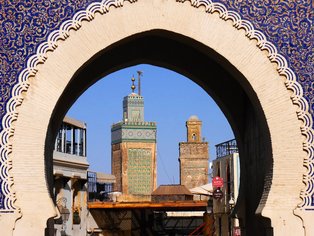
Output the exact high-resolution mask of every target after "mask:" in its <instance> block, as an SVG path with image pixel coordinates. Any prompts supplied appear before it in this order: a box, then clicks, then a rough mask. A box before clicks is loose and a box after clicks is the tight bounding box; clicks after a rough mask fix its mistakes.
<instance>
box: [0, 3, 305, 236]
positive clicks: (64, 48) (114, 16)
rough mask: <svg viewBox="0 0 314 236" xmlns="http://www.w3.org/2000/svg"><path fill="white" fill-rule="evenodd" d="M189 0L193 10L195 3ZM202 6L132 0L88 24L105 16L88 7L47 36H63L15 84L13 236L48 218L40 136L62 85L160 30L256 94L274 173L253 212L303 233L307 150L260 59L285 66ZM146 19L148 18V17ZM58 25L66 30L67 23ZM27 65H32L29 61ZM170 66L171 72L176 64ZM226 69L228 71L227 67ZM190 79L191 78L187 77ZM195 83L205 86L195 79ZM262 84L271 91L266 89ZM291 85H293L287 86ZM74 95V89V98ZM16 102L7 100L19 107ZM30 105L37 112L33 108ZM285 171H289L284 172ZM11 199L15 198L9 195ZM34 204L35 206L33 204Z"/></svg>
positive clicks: (288, 104)
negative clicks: (107, 52) (192, 46)
mask: <svg viewBox="0 0 314 236" xmlns="http://www.w3.org/2000/svg"><path fill="white" fill-rule="evenodd" d="M131 2H132V1H131ZM192 2H193V3H195V4H196V6H198V5H197V4H198V1H192ZM122 3H123V1H118V2H117V3H112V5H113V6H118V5H119V4H122ZM200 5H201V4H200ZM203 5H204V6H201V7H200V8H197V9H194V8H192V7H191V6H190V3H184V4H179V3H177V2H175V1H152V2H144V1H139V2H136V3H134V4H128V3H126V4H125V6H124V7H123V8H119V9H111V11H110V14H108V15H102V16H101V15H100V14H98V15H97V14H96V16H95V19H93V20H92V17H91V16H93V15H94V12H95V9H96V8H97V7H99V9H103V10H105V11H109V6H108V5H104V7H103V8H101V6H97V4H95V5H94V6H92V7H91V8H89V11H87V14H86V15H85V16H82V18H83V17H87V19H88V17H90V18H89V20H90V21H89V22H87V21H83V22H79V21H76V22H72V23H73V26H72V25H71V27H73V28H74V29H75V26H74V25H75V23H76V24H78V25H80V24H82V27H81V28H80V29H79V30H77V31H60V32H57V33H56V34H55V35H53V36H51V38H50V39H54V36H55V39H57V38H58V37H60V38H67V36H68V35H70V37H69V38H67V39H66V40H65V41H64V42H60V43H58V48H57V49H56V50H55V51H53V52H52V53H50V52H49V53H47V55H44V54H42V55H41V54H40V53H39V55H38V56H39V57H38V58H39V60H41V59H42V60H43V58H40V56H44V57H45V56H47V61H45V63H44V64H43V65H39V66H38V72H36V74H35V76H34V77H33V78H29V77H28V81H21V83H20V84H19V86H20V87H18V86H17V90H18V89H20V88H21V87H22V88H21V90H24V89H25V88H23V86H25V87H26V88H27V87H28V86H29V88H28V89H27V92H26V93H25V94H22V93H21V92H20V93H19V91H17V94H18V95H19V96H18V98H19V99H20V98H21V99H24V100H23V103H22V105H21V106H20V107H19V108H18V111H17V110H16V111H15V110H14V109H13V110H14V111H15V114H16V115H17V114H18V116H17V119H16V121H15V123H14V134H13V137H12V153H11V154H9V155H10V159H12V160H13V168H12V171H11V173H12V175H13V177H14V185H13V189H14V190H15V191H16V204H15V205H16V206H18V207H20V209H21V213H22V217H21V219H20V220H18V221H17V223H16V229H15V231H14V233H15V234H17V235H18V234H19V233H20V232H25V230H26V232H29V233H30V234H31V233H33V234H34V235H36V234H38V233H39V234H40V233H42V232H43V229H44V228H45V223H46V219H47V218H49V217H51V216H53V214H54V209H53V204H52V201H51V199H50V198H49V191H48V187H47V182H46V179H45V176H44V174H45V160H44V158H43V157H44V156H45V144H46V143H45V140H46V136H47V134H50V130H48V127H49V128H50V126H49V124H51V123H50V120H51V119H52V118H53V117H54V115H55V114H54V109H55V107H56V104H57V103H58V101H59V98H60V97H61V96H62V94H63V93H64V91H65V90H66V89H67V88H69V87H68V85H69V84H70V83H71V80H72V78H74V77H75V75H76V72H77V70H78V69H79V68H82V67H83V66H84V65H85V64H86V62H88V61H89V60H90V59H91V58H93V57H95V55H97V53H99V52H101V51H102V50H104V49H111V47H112V46H113V45H114V44H115V43H117V42H120V41H121V40H123V39H126V38H128V37H131V36H134V35H137V34H141V33H143V32H149V31H152V30H160V29H161V30H163V31H169V32H173V33H175V34H178V35H183V36H184V37H186V38H190V39H194V40H195V41H197V42H198V43H199V45H202V46H203V47H204V48H209V49H210V50H212V51H213V52H215V53H217V54H219V55H220V56H221V58H219V57H217V58H214V60H216V61H219V59H223V60H222V61H220V63H221V64H224V63H227V64H228V63H229V64H230V65H232V66H233V67H234V68H236V69H237V71H239V72H240V73H241V74H242V75H243V77H244V78H245V79H246V80H247V85H245V82H243V84H242V86H243V87H245V86H250V87H251V88H252V91H251V93H252V94H251V96H252V97H254V95H255V94H256V95H255V97H256V98H257V100H258V103H260V106H261V109H262V113H263V115H264V116H265V118H266V119H265V120H266V121H267V127H268V129H269V133H270V140H268V141H271V147H272V160H273V172H272V173H271V174H272V176H270V181H272V182H271V183H267V184H266V185H265V187H267V188H270V191H269V192H268V191H266V192H265V193H266V194H264V198H263V199H262V201H261V202H260V207H259V208H258V210H257V212H258V213H261V214H262V215H263V216H266V217H269V218H270V219H271V221H272V226H273V227H274V232H275V234H276V235H281V234H282V235H284V234H285V232H295V235H300V234H303V229H302V222H301V220H300V219H298V218H297V217H296V216H295V215H293V210H294V209H295V208H296V207H297V205H298V204H299V194H300V190H301V189H302V187H303V185H302V174H303V172H304V169H303V167H302V166H303V163H302V162H303V159H306V153H305V152H304V151H303V147H302V142H303V137H302V133H301V131H300V123H299V120H298V117H297V113H296V111H297V107H295V106H294V105H293V104H292V101H291V100H290V96H292V97H293V98H298V97H297V96H296V95H295V94H294V95H293V94H292V93H291V92H290V91H288V90H287V88H286V86H285V84H284V82H285V81H286V78H284V77H282V76H280V74H279V73H278V71H277V70H276V64H272V63H271V61H270V60H269V59H268V58H267V51H268V53H269V55H268V56H269V57H270V58H271V59H272V60H273V61H276V62H278V63H279V70H280V71H279V72H280V73H283V74H284V73H285V72H286V74H287V73H288V72H290V71H289V70H288V68H287V67H285V66H286V65H285V64H284V63H283V65H281V64H280V62H281V59H282V58H281V57H280V56H278V55H277V54H276V53H273V52H272V51H271V49H272V47H271V46H272V45H270V44H267V41H266V42H264V41H263V39H264V38H263V37H262V36H261V35H260V33H259V32H258V33H256V34H255V33H254V31H248V30H250V29H251V28H250V27H251V26H250V25H249V26H247V25H246V24H243V22H236V20H237V16H234V15H232V14H230V15H229V16H228V15H226V16H225V19H228V17H229V18H230V19H231V21H225V20H222V19H221V18H220V17H219V16H221V14H224V13H225V12H224V9H222V10H221V9H220V8H219V7H217V8H216V9H214V10H215V13H213V14H204V9H203V7H205V8H206V10H207V11H212V10H213V8H214V5H211V4H209V3H208V4H205V3H204V4H203ZM91 9H94V11H92V10H91ZM91 13H92V14H91ZM225 14H226V13H225ZM134 15H136V17H134ZM147 15H149V16H150V18H149V19H147V17H146V16H147ZM178 19H180V21H179V20H178ZM200 22H201V24H200ZM232 22H233V23H235V24H236V23H238V24H239V25H238V28H243V29H244V31H245V32H244V31H243V30H239V29H237V28H235V27H234V26H233V25H232V24H231V23H232ZM68 23H69V22H68ZM245 23H247V22H245ZM241 24H242V25H241ZM63 27H67V26H66V24H64V25H63ZM71 27H68V29H70V28H71ZM159 32H161V31H159ZM245 33H247V34H248V35H249V37H250V38H256V39H257V41H258V43H259V46H260V47H262V48H264V49H266V50H267V51H261V50H260V49H259V48H258V47H257V46H256V42H255V41H254V40H250V38H248V37H246V35H245ZM54 43H55V41H53V40H51V41H50V42H48V43H47V44H46V45H44V46H47V47H51V48H53V45H54ZM187 45H189V42H187ZM196 47H198V46H196ZM199 47H200V48H202V47H201V46H199ZM42 48H44V47H42ZM42 48H41V49H42ZM268 49H269V50H268ZM43 51H44V50H43ZM209 54H210V53H209ZM30 61H31V62H32V60H30ZM43 61H44V60H43ZM133 63H134V62H133ZM172 63H173V62H172ZM173 64H174V63H173ZM116 66H119V65H116ZM120 66H121V65H120ZM172 66H174V67H175V65H172ZM179 68H181V69H182V68H183V66H181V67H178V68H175V69H177V70H179ZM113 69H115V68H113ZM229 71H231V69H230V68H229ZM34 72H35V71H34ZM108 72H109V70H108ZM183 73H184V72H183ZM185 73H187V72H185ZM190 77H193V74H192V75H190ZM194 77H195V80H196V81H197V78H196V77H197V76H196V75H194ZM95 79H97V78H95ZM73 81H75V79H74V80H73ZM197 82H199V83H206V82H205V81H201V80H199V81H197ZM269 84H271V85H272V86H271V87H270V86H269ZM203 87H205V86H204V85H203ZM291 87H293V88H294V87H297V86H295V83H293V82H292V83H291ZM72 88H73V87H72ZM244 89H245V88H244ZM294 90H295V89H294ZM246 91H249V90H248V89H247V90H246ZM294 92H295V91H294ZM78 94H79V91H78V92H77V94H76V95H78ZM297 95H298V94H297ZM19 99H16V100H13V101H14V102H17V103H20V102H21V101H20V100H19ZM299 99H300V98H299ZM301 101H302V100H301ZM11 104H12V103H11ZM14 105H15V104H13V106H14ZM222 105H223V104H222ZM34 107H36V108H38V109H36V110H34V109H33V108H34ZM300 107H302V105H300ZM61 113H62V112H60V111H59V114H58V115H59V116H60V115H61ZM16 115H15V116H16ZM58 115H57V116H58ZM227 115H228V114H227ZM304 117H306V114H304ZM307 125H311V122H309V124H307ZM11 126H12V130H13V125H11V124H10V126H9V127H11ZM11 132H13V131H11ZM11 135H12V134H11ZM48 139H49V135H48ZM46 148H47V147H46ZM6 155H8V154H6ZM295 157H298V158H295ZM29 167H32V168H33V170H34V171H33V172H32V173H31V174H30V173H26V172H25V168H29ZM287 173H289V174H288V175H287ZM263 177H266V176H263ZM34 178H36V180H37V185H36V186H34V187H36V189H34V187H32V188H29V186H31V183H33V180H34ZM286 181H288V182H289V185H288V186H285V185H284V183H285V182H286ZM28 184H29V185H28ZM34 190H36V191H37V192H34ZM11 199H14V196H12V197H11ZM34 199H39V200H40V201H39V202H40V204H42V205H40V206H39V207H38V206H37V209H34V207H33V205H32V204H30V203H34ZM258 200H259V199H258ZM287 200H288V201H287ZM36 202H37V203H38V200H36ZM47 206H49V207H47ZM44 207H45V208H46V209H47V211H46V212H42V210H41V209H43V208H44ZM274 209H276V212H275V211H274ZM34 225H36V226H34Z"/></svg>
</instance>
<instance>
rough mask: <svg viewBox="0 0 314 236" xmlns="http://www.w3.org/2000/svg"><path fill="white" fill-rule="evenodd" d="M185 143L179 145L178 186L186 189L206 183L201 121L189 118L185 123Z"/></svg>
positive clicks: (194, 117) (206, 144)
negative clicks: (183, 186)
mask: <svg viewBox="0 0 314 236" xmlns="http://www.w3.org/2000/svg"><path fill="white" fill-rule="evenodd" d="M186 127H187V142H180V143H179V162H180V184H181V185H185V186H186V187H187V188H188V189H191V188H195V187H197V186H201V185H205V184H207V183H208V161H209V155H208V143H207V142H203V141H202V135H201V130H202V121H200V120H199V119H198V117H197V116H191V117H190V118H189V120H188V121H187V122H186Z"/></svg>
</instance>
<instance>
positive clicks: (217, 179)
mask: <svg viewBox="0 0 314 236" xmlns="http://www.w3.org/2000/svg"><path fill="white" fill-rule="evenodd" d="M212 184H213V187H214V188H221V187H222V186H224V179H223V178H221V177H219V176H216V177H214V178H213V182H212Z"/></svg>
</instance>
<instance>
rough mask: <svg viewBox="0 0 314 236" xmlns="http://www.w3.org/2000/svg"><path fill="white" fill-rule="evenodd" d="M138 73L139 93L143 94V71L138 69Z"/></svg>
mask: <svg viewBox="0 0 314 236" xmlns="http://www.w3.org/2000/svg"><path fill="white" fill-rule="evenodd" d="M137 74H138V95H140V96H141V76H142V74H143V72H142V71H140V70H138V71H137Z"/></svg>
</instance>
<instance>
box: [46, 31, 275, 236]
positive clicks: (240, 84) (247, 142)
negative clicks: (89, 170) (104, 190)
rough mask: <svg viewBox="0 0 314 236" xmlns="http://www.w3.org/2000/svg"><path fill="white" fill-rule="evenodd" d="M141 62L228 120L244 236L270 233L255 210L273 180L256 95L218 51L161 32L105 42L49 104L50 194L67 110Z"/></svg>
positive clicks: (268, 144)
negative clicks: (183, 82) (196, 92)
mask: <svg viewBox="0 0 314 236" xmlns="http://www.w3.org/2000/svg"><path fill="white" fill-rule="evenodd" d="M142 63H146V64H151V65H156V66H160V67H165V68H167V69H170V70H173V71H176V72H178V73H180V74H182V75H184V76H186V77H188V78H190V79H191V80H192V81H194V82H195V83H197V84H198V85H199V86H201V87H202V88H203V89H204V90H205V91H206V92H207V93H208V94H209V95H210V96H211V97H212V98H213V99H214V100H215V102H216V103H217V104H218V106H219V107H220V109H221V110H222V111H223V113H224V114H225V116H226V118H227V120H228V121H229V123H230V125H231V127H232V129H233V132H234V134H235V137H236V140H237V144H238V148H239V153H240V166H241V183H240V195H239V200H238V203H237V206H236V211H237V212H238V216H239V217H240V220H241V221H240V224H241V226H242V228H244V229H245V232H243V233H244V234H243V235H256V236H259V235H272V230H271V224H270V220H269V219H267V218H264V217H262V216H260V215H258V214H256V213H255V212H256V209H257V208H258V206H259V204H261V206H263V204H264V203H265V201H264V200H266V198H267V194H268V192H269V189H266V188H265V186H266V185H265V181H271V180H272V165H273V159H272V148H271V140H270V133H269V129H268V126H267V122H266V118H265V115H264V113H263V110H262V107H261V105H260V103H259V100H258V97H257V95H256V93H255V92H254V91H253V89H252V87H251V85H250V84H249V82H248V81H247V80H246V78H245V77H244V76H243V75H242V74H241V72H239V71H238V70H237V69H236V68H235V67H234V66H233V65H231V63H230V62H228V61H227V60H226V59H225V58H223V57H222V56H221V55H219V54H218V53H217V52H215V51H214V50H212V49H211V48H208V47H207V46H205V45H203V44H200V43H199V42H196V41H195V40H193V39H191V38H188V37H185V36H183V35H179V34H175V33H172V32H168V31H164V30H153V31H148V32H144V33H140V34H136V35H133V36H131V37H128V38H125V39H123V40H121V41H119V42H117V43H115V44H113V45H110V46H109V47H107V48H105V49H104V50H102V51H100V52H98V53H97V54H96V55H94V56H93V57H92V58H90V60H88V61H87V62H86V63H85V64H84V65H83V66H82V67H81V68H79V69H78V70H77V72H76V74H75V75H74V76H73V77H72V79H71V81H70V83H69V84H68V86H67V87H66V89H65V90H64V92H63V94H62V96H61V97H60V98H59V101H58V103H57V105H56V107H55V108H54V112H53V115H52V116H51V120H50V124H49V127H48V133H47V136H46V141H45V142H46V145H45V160H46V174H47V181H48V184H49V186H50V188H51V189H50V192H51V196H52V186H53V178H52V150H53V144H54V140H55V138H56V134H57V131H58V129H59V126H60V124H61V122H62V119H63V117H64V115H65V114H66V112H67V110H68V109H69V108H70V107H71V105H72V104H73V103H74V102H75V101H76V99H77V98H78V97H79V96H80V95H81V94H82V93H83V92H84V91H85V90H87V89H88V88H89V87H90V86H91V85H93V84H94V83H95V82H97V81H98V80H99V79H101V78H103V77H104V76H106V75H108V74H110V73H112V72H114V71H117V70H120V69H123V68H125V67H128V66H133V65H136V64H142ZM113 89H114V88H113ZM204 109H206V108H205V107H204Z"/></svg>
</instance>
